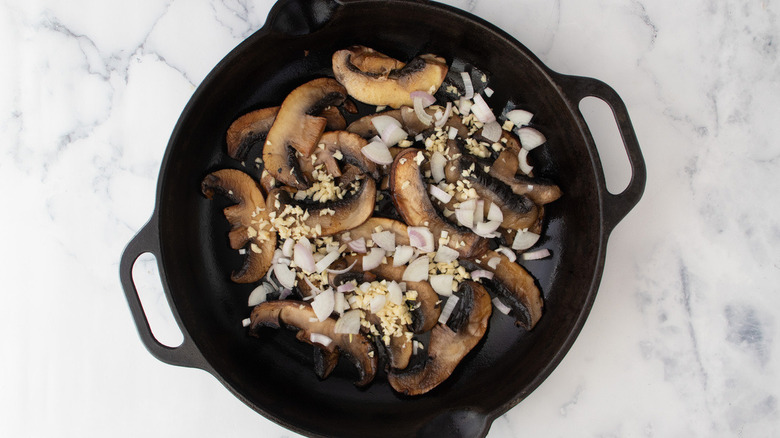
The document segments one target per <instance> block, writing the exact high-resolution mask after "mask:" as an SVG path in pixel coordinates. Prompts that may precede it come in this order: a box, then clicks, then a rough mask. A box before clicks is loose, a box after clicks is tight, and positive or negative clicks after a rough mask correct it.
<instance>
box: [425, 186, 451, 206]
mask: <svg viewBox="0 0 780 438" xmlns="http://www.w3.org/2000/svg"><path fill="white" fill-rule="evenodd" d="M429 191H430V192H431V196H433V197H434V198H436V199H438V200H439V201H441V202H443V203H445V204H446V203H448V202H450V201H451V200H452V195H450V194H449V193H447V192H445V191H444V190H442V189H440V188H438V187H436V186H434V185H431V186H430V187H429Z"/></svg>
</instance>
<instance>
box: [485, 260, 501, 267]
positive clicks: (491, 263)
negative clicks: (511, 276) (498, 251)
mask: <svg viewBox="0 0 780 438" xmlns="http://www.w3.org/2000/svg"><path fill="white" fill-rule="evenodd" d="M499 263H501V257H491V258H490V260H488V262H487V265H488V266H489V267H490V269H496V268H497V267H498V264H499Z"/></svg>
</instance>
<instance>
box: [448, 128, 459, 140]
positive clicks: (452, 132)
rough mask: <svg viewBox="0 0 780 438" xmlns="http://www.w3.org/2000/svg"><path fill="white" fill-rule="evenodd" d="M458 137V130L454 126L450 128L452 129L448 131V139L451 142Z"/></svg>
mask: <svg viewBox="0 0 780 438" xmlns="http://www.w3.org/2000/svg"><path fill="white" fill-rule="evenodd" d="M457 136H458V128H456V127H454V126H450V129H449V130H448V131H447V138H449V139H450V140H455V137H457Z"/></svg>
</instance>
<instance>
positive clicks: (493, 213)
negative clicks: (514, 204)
mask: <svg viewBox="0 0 780 438" xmlns="http://www.w3.org/2000/svg"><path fill="white" fill-rule="evenodd" d="M487 219H488V220H489V221H499V222H502V221H503V220H504V213H503V212H502V211H501V207H499V206H498V205H497V204H496V203H492V204H490V209H488V214H487Z"/></svg>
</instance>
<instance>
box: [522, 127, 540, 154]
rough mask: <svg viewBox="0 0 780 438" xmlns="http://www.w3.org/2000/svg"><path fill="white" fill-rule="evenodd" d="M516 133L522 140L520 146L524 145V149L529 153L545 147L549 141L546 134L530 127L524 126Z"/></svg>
mask: <svg viewBox="0 0 780 438" xmlns="http://www.w3.org/2000/svg"><path fill="white" fill-rule="evenodd" d="M515 133H516V134H517V137H518V138H520V144H521V145H523V149H527V150H529V151H530V150H533V149H534V148H536V147H538V146H541V145H543V144H544V143H545V142H546V141H547V138H545V136H544V134H542V133H541V132H539V131H537V130H536V129H534V128H531V127H530V126H524V127H522V128H520V129H517V130H515Z"/></svg>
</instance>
